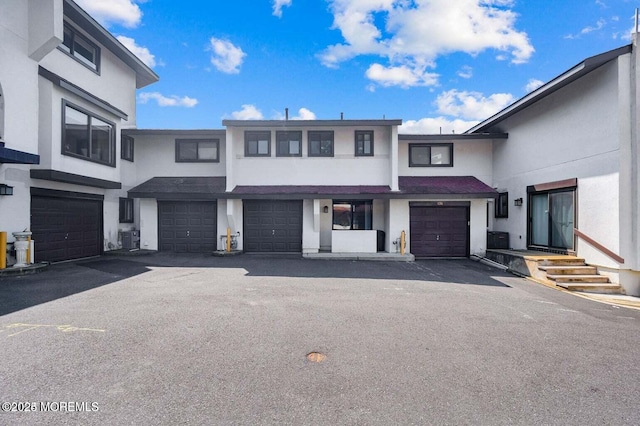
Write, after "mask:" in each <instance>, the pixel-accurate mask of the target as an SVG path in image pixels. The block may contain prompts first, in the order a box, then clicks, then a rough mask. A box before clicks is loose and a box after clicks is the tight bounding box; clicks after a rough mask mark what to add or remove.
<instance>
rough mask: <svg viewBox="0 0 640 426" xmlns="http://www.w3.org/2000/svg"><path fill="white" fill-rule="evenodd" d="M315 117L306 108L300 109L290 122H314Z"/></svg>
mask: <svg viewBox="0 0 640 426" xmlns="http://www.w3.org/2000/svg"><path fill="white" fill-rule="evenodd" d="M315 119H316V115H315V114H314V113H313V112H312V111H310V110H308V109H307V108H300V109H299V110H298V115H296V116H295V117H293V118H292V120H315Z"/></svg>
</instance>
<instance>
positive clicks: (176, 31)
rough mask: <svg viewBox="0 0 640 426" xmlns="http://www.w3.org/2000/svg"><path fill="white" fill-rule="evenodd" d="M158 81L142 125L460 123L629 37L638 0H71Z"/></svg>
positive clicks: (421, 128) (425, 127)
mask: <svg viewBox="0 0 640 426" xmlns="http://www.w3.org/2000/svg"><path fill="white" fill-rule="evenodd" d="M76 2H77V3H78V4H79V5H80V6H81V7H83V8H84V9H85V10H86V11H87V12H89V14H91V15H92V16H93V17H94V18H96V19H97V20H98V21H99V22H100V23H102V24H103V25H104V26H105V27H106V28H107V29H109V30H110V31H111V32H112V33H113V34H114V35H115V36H117V37H118V38H119V40H120V41H121V42H122V43H123V44H124V45H125V46H127V47H128V48H129V49H130V50H132V51H133V52H134V53H136V54H137V55H138V56H139V57H140V58H141V59H142V60H143V61H145V62H146V63H147V64H148V65H149V66H150V67H151V68H152V69H153V70H154V71H155V72H156V73H157V74H158V75H159V76H160V81H159V82H158V83H155V84H152V85H150V86H148V87H145V88H143V89H141V90H139V91H138V107H137V111H138V117H137V126H138V128H172V129H212V128H221V127H222V123H221V121H222V120H223V119H225V118H228V119H282V118H283V116H284V109H285V108H289V115H290V118H302V119H314V118H316V119H337V118H339V117H340V113H344V117H345V118H347V119H377V118H383V117H386V118H399V119H403V120H404V124H403V127H402V128H401V131H402V132H404V133H439V132H440V131H442V133H451V132H456V133H461V132H463V131H465V130H467V129H468V128H470V127H472V126H473V125H474V124H476V123H477V122H478V121H480V120H482V119H484V118H487V117H489V116H490V115H492V114H493V113H495V112H497V111H499V110H500V109H502V108H504V107H505V106H507V105H508V104H510V103H511V102H513V101H515V100H517V99H519V98H520V97H522V96H524V95H526V94H527V93H528V91H531V90H534V89H535V88H536V87H538V86H539V85H540V84H542V83H544V82H547V81H549V80H551V79H552V78H554V77H556V76H557V75H559V74H561V73H562V72H564V71H565V70H567V69H568V68H570V67H572V66H574V65H576V64H577V63H579V62H581V61H582V60H583V59H585V58H587V57H589V56H593V55H596V54H598V53H602V52H604V51H607V50H610V49H614V48H617V47H620V46H623V45H625V44H629V43H630V33H631V31H632V29H633V26H634V14H635V8H636V7H640V0H637V1H632V0H581V1H577V0H574V1H563V0H557V1H553V2H550V1H542V0H314V1H312V0H235V1H212V0H207V1H200V0H184V1H175V0H76Z"/></svg>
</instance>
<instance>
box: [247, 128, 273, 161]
mask: <svg viewBox="0 0 640 426" xmlns="http://www.w3.org/2000/svg"><path fill="white" fill-rule="evenodd" d="M244 156H245V157H270V156H271V132H269V131H246V132H244Z"/></svg>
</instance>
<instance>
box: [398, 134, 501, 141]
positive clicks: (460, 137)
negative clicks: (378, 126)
mask: <svg viewBox="0 0 640 426" xmlns="http://www.w3.org/2000/svg"><path fill="white" fill-rule="evenodd" d="M475 139H509V133H472V134H466V133H452V134H450V135H404V134H399V135H398V140H399V141H457V140H475Z"/></svg>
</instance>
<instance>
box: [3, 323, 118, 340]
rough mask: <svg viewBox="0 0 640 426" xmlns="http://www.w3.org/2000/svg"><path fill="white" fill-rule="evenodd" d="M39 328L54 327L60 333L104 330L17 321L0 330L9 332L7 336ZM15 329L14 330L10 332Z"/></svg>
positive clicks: (101, 330) (100, 330)
mask: <svg viewBox="0 0 640 426" xmlns="http://www.w3.org/2000/svg"><path fill="white" fill-rule="evenodd" d="M41 328H49V329H56V330H57V331H60V332H62V333H72V332H76V331H89V332H97V333H104V332H106V330H103V329H98V328H86V327H75V326H73V325H70V324H63V325H56V324H25V323H21V322H17V323H14V324H9V325H7V326H5V327H4V329H3V330H0V332H5V331H6V332H9V333H10V334H8V335H7V337H14V336H17V335H19V334H22V333H26V332H27V331H32V330H37V329H41ZM12 331H15V332H12Z"/></svg>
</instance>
